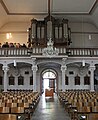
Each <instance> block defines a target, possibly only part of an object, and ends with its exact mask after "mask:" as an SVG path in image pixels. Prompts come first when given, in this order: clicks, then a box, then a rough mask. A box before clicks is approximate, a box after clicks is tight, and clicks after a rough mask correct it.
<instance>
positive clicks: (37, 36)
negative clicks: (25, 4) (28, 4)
mask: <svg viewBox="0 0 98 120" xmlns="http://www.w3.org/2000/svg"><path fill="white" fill-rule="evenodd" d="M49 38H51V39H52V41H53V43H54V46H55V47H57V46H64V47H67V46H69V45H70V43H71V29H70V28H69V25H68V20H67V19H62V20H60V19H55V18H54V17H53V16H49V15H48V16H47V17H46V18H44V20H43V21H38V20H36V19H32V20H31V27H30V28H29V35H28V44H29V47H34V46H40V47H46V46H47V41H48V40H49Z"/></svg>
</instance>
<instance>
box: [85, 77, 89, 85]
mask: <svg viewBox="0 0 98 120" xmlns="http://www.w3.org/2000/svg"><path fill="white" fill-rule="evenodd" d="M84 85H90V77H89V76H87V75H86V76H85V77H84Z"/></svg>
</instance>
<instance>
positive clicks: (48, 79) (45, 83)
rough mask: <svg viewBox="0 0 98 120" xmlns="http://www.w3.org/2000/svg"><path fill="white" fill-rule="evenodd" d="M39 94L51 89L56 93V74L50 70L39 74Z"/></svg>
mask: <svg viewBox="0 0 98 120" xmlns="http://www.w3.org/2000/svg"><path fill="white" fill-rule="evenodd" d="M41 78H42V80H41V93H44V92H45V89H49V88H53V91H54V92H55V93H56V92H57V89H58V82H57V73H56V72H55V71H54V70H52V69H47V70H44V71H43V72H42V74H41Z"/></svg>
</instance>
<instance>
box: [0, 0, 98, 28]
mask: <svg viewBox="0 0 98 120" xmlns="http://www.w3.org/2000/svg"><path fill="white" fill-rule="evenodd" d="M51 8H52V9H51V13H52V15H53V16H54V17H58V18H59V17H60V18H67V19H69V21H71V22H73V21H74V22H81V21H82V20H84V21H86V22H90V23H92V24H94V25H96V26H97V27H98V0H51ZM47 15H48V0H0V28H1V27H2V26H3V25H5V24H6V23H9V22H22V21H23V22H24V21H26V22H29V21H30V20H31V19H32V18H36V19H44V17H46V16H47Z"/></svg>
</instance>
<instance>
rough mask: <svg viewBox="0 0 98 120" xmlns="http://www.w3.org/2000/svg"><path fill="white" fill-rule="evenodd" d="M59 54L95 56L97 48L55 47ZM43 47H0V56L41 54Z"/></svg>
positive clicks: (97, 52) (97, 54)
mask: <svg viewBox="0 0 98 120" xmlns="http://www.w3.org/2000/svg"><path fill="white" fill-rule="evenodd" d="M57 49H58V51H59V55H66V54H68V56H69V57H79V56H81V57H97V56H98V48H67V49H66V48H64V47H62V48H57ZM42 50H43V48H41V47H38V48H37V47H36V48H32V49H28V48H0V57H15V56H21V57H24V56H30V55H31V54H32V55H42Z"/></svg>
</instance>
